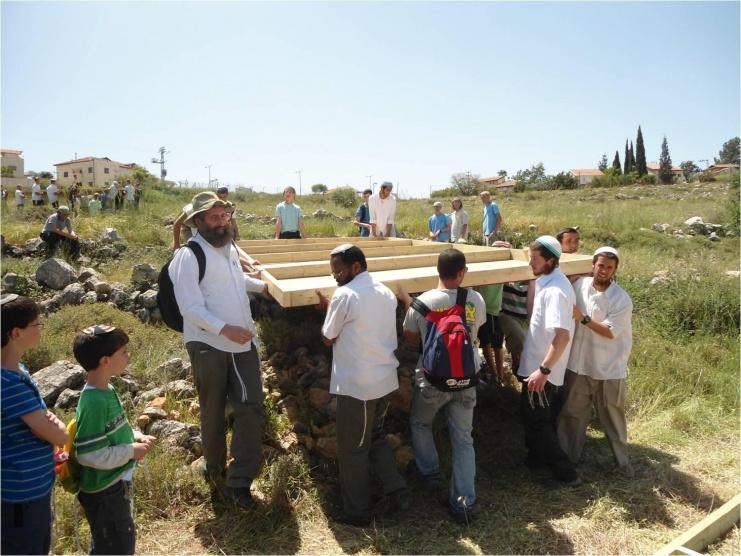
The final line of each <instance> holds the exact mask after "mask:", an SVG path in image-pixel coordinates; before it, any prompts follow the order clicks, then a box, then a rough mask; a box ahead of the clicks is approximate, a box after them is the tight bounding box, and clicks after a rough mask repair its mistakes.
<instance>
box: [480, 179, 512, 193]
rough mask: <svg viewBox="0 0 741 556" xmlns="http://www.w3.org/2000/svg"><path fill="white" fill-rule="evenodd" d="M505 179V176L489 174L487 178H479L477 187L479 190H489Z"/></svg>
mask: <svg viewBox="0 0 741 556" xmlns="http://www.w3.org/2000/svg"><path fill="white" fill-rule="evenodd" d="M505 181H507V176H491V177H488V178H479V189H480V190H481V191H486V190H487V189H488V190H489V191H491V190H493V189H494V188H496V186H497V185H499V184H502V183H504V182H505Z"/></svg>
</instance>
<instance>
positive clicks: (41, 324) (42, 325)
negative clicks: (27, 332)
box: [28, 322, 44, 328]
mask: <svg viewBox="0 0 741 556" xmlns="http://www.w3.org/2000/svg"><path fill="white" fill-rule="evenodd" d="M28 326H40V327H41V328H44V323H43V322H35V323H33V324H29V325H28Z"/></svg>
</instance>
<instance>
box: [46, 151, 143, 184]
mask: <svg viewBox="0 0 741 556" xmlns="http://www.w3.org/2000/svg"><path fill="white" fill-rule="evenodd" d="M54 166H56V167H57V184H59V185H60V186H61V187H69V186H70V185H72V183H73V182H74V181H75V180H74V177H75V175H77V181H78V182H81V183H82V185H83V187H94V188H104V187H108V186H110V185H111V183H112V182H114V181H117V182H119V183H121V180H122V179H124V178H125V177H126V176H127V175H129V174H131V172H132V171H133V169H134V164H133V163H131V164H124V163H123V162H116V161H115V160H111V159H110V158H108V157H103V158H96V157H94V156H88V157H85V158H77V159H75V160H68V161H67V162H60V163H58V164H55V165H54Z"/></svg>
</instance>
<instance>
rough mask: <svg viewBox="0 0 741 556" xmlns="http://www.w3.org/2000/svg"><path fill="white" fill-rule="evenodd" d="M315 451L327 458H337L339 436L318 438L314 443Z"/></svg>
mask: <svg viewBox="0 0 741 556" xmlns="http://www.w3.org/2000/svg"><path fill="white" fill-rule="evenodd" d="M314 451H315V452H316V453H317V454H319V455H320V456H322V457H323V458H326V459H337V438H336V437H334V436H324V437H322V438H317V439H316V442H315V443H314Z"/></svg>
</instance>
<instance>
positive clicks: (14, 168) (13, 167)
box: [6, 166, 18, 174]
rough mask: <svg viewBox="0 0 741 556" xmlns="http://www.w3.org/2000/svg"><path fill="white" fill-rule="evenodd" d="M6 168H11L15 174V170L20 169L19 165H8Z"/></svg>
mask: <svg viewBox="0 0 741 556" xmlns="http://www.w3.org/2000/svg"><path fill="white" fill-rule="evenodd" d="M6 168H8V170H10V171H11V172H13V173H14V174H15V171H16V170H17V169H18V167H17V166H6Z"/></svg>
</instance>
